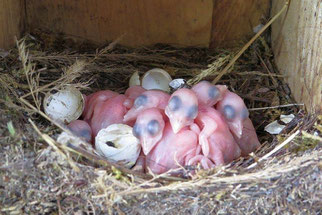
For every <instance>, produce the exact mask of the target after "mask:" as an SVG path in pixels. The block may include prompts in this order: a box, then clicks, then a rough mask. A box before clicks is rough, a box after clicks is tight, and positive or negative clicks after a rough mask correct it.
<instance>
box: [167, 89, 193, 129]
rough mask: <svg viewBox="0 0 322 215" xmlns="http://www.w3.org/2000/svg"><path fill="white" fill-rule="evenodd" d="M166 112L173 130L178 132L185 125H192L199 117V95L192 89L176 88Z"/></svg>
mask: <svg viewBox="0 0 322 215" xmlns="http://www.w3.org/2000/svg"><path fill="white" fill-rule="evenodd" d="M165 114H166V115H167V116H168V117H169V119H170V124H171V126H172V130H173V132H174V133H178V132H179V131H180V130H181V129H182V128H183V127H185V126H189V125H192V124H193V121H194V119H195V118H196V117H197V115H198V99H197V96H196V95H195V93H194V92H193V91H192V90H190V89H186V88H181V89H179V90H176V91H175V92H174V93H173V94H172V96H171V97H170V100H169V102H168V105H167V107H166V108H165Z"/></svg>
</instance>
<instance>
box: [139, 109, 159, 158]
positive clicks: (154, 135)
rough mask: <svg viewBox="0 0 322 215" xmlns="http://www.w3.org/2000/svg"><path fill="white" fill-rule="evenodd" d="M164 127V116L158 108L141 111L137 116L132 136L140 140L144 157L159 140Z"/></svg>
mask: <svg viewBox="0 0 322 215" xmlns="http://www.w3.org/2000/svg"><path fill="white" fill-rule="evenodd" d="M164 126H165V116H164V115H162V112H161V110H160V109H158V108H149V109H146V110H143V111H142V112H141V113H140V114H139V115H138V117H137V119H136V122H135V125H134V126H133V135H134V136H135V137H137V138H138V139H139V140H140V143H141V145H142V150H143V152H144V154H145V155H147V154H148V153H149V152H150V151H151V150H152V148H153V147H154V146H155V145H156V144H157V143H158V142H159V141H160V140H161V138H162V134H163V129H164Z"/></svg>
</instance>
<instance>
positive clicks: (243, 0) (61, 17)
mask: <svg viewBox="0 0 322 215" xmlns="http://www.w3.org/2000/svg"><path fill="white" fill-rule="evenodd" d="M272 1H273V4H272V10H271V14H276V12H277V11H278V10H279V9H280V8H281V7H282V5H283V4H284V0H272ZM270 2H271V0H234V1H231V0H175V1H174V0H153V1H152V0H55V1H52V0H0V48H9V47H10V46H12V45H13V44H14V40H13V38H14V36H19V35H20V32H21V31H22V30H23V29H24V25H23V24H24V20H25V22H26V26H27V30H30V31H33V30H35V29H38V28H40V29H45V30H50V31H54V32H57V33H60V32H62V33H65V34H68V35H70V36H74V37H77V38H79V39H88V40H91V41H93V42H97V43H98V44H102V43H105V42H106V41H111V40H115V39H117V38H119V37H120V36H122V35H124V36H123V39H122V40H121V44H123V45H129V46H141V45H150V44H154V43H168V44H174V45H182V46H202V47H209V46H210V47H228V46H234V45H235V44H236V43H238V42H240V41H241V40H244V41H247V40H248V39H249V38H250V37H251V36H252V35H253V34H254V32H253V31H254V27H256V26H258V25H259V24H261V23H265V22H266V20H265V15H267V13H268V11H269V8H270ZM321 4H322V3H321V0H292V1H291V5H290V8H289V11H288V13H287V14H286V15H285V14H284V16H282V18H280V19H279V20H277V22H275V23H274V24H273V26H272V45H273V49H274V53H275V59H276V64H277V66H278V68H279V70H280V71H281V73H282V74H285V75H286V76H287V82H288V83H289V86H290V88H291V90H292V92H293V95H294V97H295V98H296V100H297V101H298V102H304V103H305V104H306V106H307V107H308V109H309V110H310V111H314V110H317V111H320V110H321V109H322V108H321V106H322V97H321V86H322V83H321V80H322V77H321V73H322V72H321V63H322V62H321V59H322V56H321V49H322V42H321V40H322V39H321V38H322V36H321V33H322V31H321V29H322V21H321V20H322V14H321V13H322V6H321ZM25 12H26V13H25ZM283 17H286V18H285V19H283Z"/></svg>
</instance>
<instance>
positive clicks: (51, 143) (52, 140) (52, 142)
mask: <svg viewBox="0 0 322 215" xmlns="http://www.w3.org/2000/svg"><path fill="white" fill-rule="evenodd" d="M28 121H29V122H30V123H31V125H32V127H33V128H34V129H35V131H36V132H37V133H38V134H39V136H41V137H42V138H43V139H44V140H45V141H46V142H47V143H48V145H50V146H51V147H53V149H55V150H56V151H57V152H58V153H59V154H61V155H62V156H63V157H64V158H65V159H66V160H67V161H68V163H69V164H70V165H71V167H72V168H73V169H74V170H75V171H76V172H79V171H80V169H79V168H78V167H77V166H76V164H75V163H74V162H73V161H72V160H71V159H70V158H69V157H68V156H67V155H66V154H65V153H64V152H62V151H61V150H60V149H59V148H58V147H57V146H56V144H55V142H56V141H55V140H54V139H52V138H51V137H50V136H48V135H47V134H43V133H42V132H41V131H40V130H39V129H38V127H37V126H36V124H35V123H34V122H33V121H32V120H31V119H28Z"/></svg>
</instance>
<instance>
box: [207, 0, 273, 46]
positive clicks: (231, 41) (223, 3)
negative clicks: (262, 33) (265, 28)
mask: <svg viewBox="0 0 322 215" xmlns="http://www.w3.org/2000/svg"><path fill="white" fill-rule="evenodd" d="M270 3H271V1H270V0H233V1H232V0H215V1H214V9H213V19H212V20H213V24H212V29H211V34H212V36H211V44H210V47H212V48H213V47H227V46H228V47H229V46H236V44H237V45H240V44H245V43H246V42H248V40H249V38H251V36H253V35H254V30H255V29H254V28H256V27H257V26H259V25H260V24H265V23H267V18H268V16H269V11H270V6H271V4H270Z"/></svg>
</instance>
